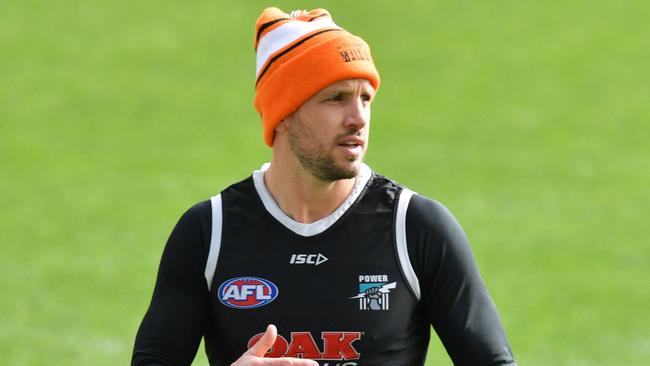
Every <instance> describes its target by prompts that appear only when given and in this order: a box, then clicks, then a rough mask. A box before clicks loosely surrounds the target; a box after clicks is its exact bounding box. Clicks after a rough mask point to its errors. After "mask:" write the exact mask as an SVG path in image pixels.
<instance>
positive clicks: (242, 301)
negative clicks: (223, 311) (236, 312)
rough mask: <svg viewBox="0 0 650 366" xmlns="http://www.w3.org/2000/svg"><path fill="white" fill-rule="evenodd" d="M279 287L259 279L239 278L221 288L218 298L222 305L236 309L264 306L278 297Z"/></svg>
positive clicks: (225, 283) (228, 281)
mask: <svg viewBox="0 0 650 366" xmlns="http://www.w3.org/2000/svg"><path fill="white" fill-rule="evenodd" d="M278 293H279V291H278V286H276V285H275V284H274V283H273V282H271V281H269V280H265V279H263V278H259V277H237V278H232V279H229V280H227V281H226V282H224V283H222V284H221V286H219V290H218V291H217V296H218V297H219V301H221V303H222V304H224V305H226V306H228V307H230V308H234V309H251V308H258V307H260V306H264V305H266V304H268V303H270V302H271V301H273V300H275V298H276V297H278Z"/></svg>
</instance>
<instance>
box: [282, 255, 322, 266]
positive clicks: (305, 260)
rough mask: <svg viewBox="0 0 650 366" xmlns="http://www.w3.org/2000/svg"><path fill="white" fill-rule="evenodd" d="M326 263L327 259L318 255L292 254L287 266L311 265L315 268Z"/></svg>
mask: <svg viewBox="0 0 650 366" xmlns="http://www.w3.org/2000/svg"><path fill="white" fill-rule="evenodd" d="M325 261H327V257H326V256H324V255H322V254H320V253H318V254H292V255H291V259H289V264H313V265H315V266H317V265H319V264H321V263H323V262H325Z"/></svg>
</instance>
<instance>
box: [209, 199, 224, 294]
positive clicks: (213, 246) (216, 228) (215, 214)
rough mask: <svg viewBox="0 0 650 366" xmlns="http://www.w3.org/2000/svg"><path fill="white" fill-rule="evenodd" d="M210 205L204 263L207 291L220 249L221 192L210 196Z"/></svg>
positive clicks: (210, 284)
mask: <svg viewBox="0 0 650 366" xmlns="http://www.w3.org/2000/svg"><path fill="white" fill-rule="evenodd" d="M210 203H211V206H212V233H211V234H210V250H209V251H208V260H207V262H206V263H205V280H206V281H207V283H208V291H209V290H210V288H211V287H212V278H213V277H214V272H215V271H216V269H217V260H218V259H219V251H220V250H221V226H222V224H223V209H222V207H221V194H218V195H216V196H214V197H211V198H210Z"/></svg>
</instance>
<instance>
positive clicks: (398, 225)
mask: <svg viewBox="0 0 650 366" xmlns="http://www.w3.org/2000/svg"><path fill="white" fill-rule="evenodd" d="M413 194H414V192H413V191H411V190H410V189H407V188H404V189H402V192H401V193H400V195H399V197H398V201H397V213H396V215H395V245H396V247H397V257H398V259H399V264H400V267H401V268H402V273H403V274H404V278H405V279H406V282H408V284H409V286H410V287H411V291H412V292H413V295H415V298H416V299H418V301H419V300H420V281H419V280H418V277H417V275H416V274H415V271H414V270H413V266H412V265H411V260H410V258H409V252H408V245H407V243H406V211H407V209H408V206H409V202H410V201H411V197H412V196H413Z"/></svg>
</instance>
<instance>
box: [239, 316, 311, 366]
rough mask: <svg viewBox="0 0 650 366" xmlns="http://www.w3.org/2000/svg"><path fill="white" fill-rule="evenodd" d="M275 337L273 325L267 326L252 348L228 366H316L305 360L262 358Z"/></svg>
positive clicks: (276, 332) (276, 334)
mask: <svg viewBox="0 0 650 366" xmlns="http://www.w3.org/2000/svg"><path fill="white" fill-rule="evenodd" d="M277 336H278V330H277V329H276V328H275V325H273V324H269V326H268V327H266V332H264V335H263V336H262V338H260V340H259V342H257V343H255V345H253V347H251V348H250V349H249V350H248V351H246V352H245V353H244V354H243V355H241V357H239V359H237V361H235V362H234V363H233V364H232V365H230V366H267V365H268V366H318V363H317V362H316V361H312V360H305V359H302V358H292V357H281V358H264V355H265V354H266V352H268V350H270V349H271V347H273V344H274V343H275V338H276V337H277Z"/></svg>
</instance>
